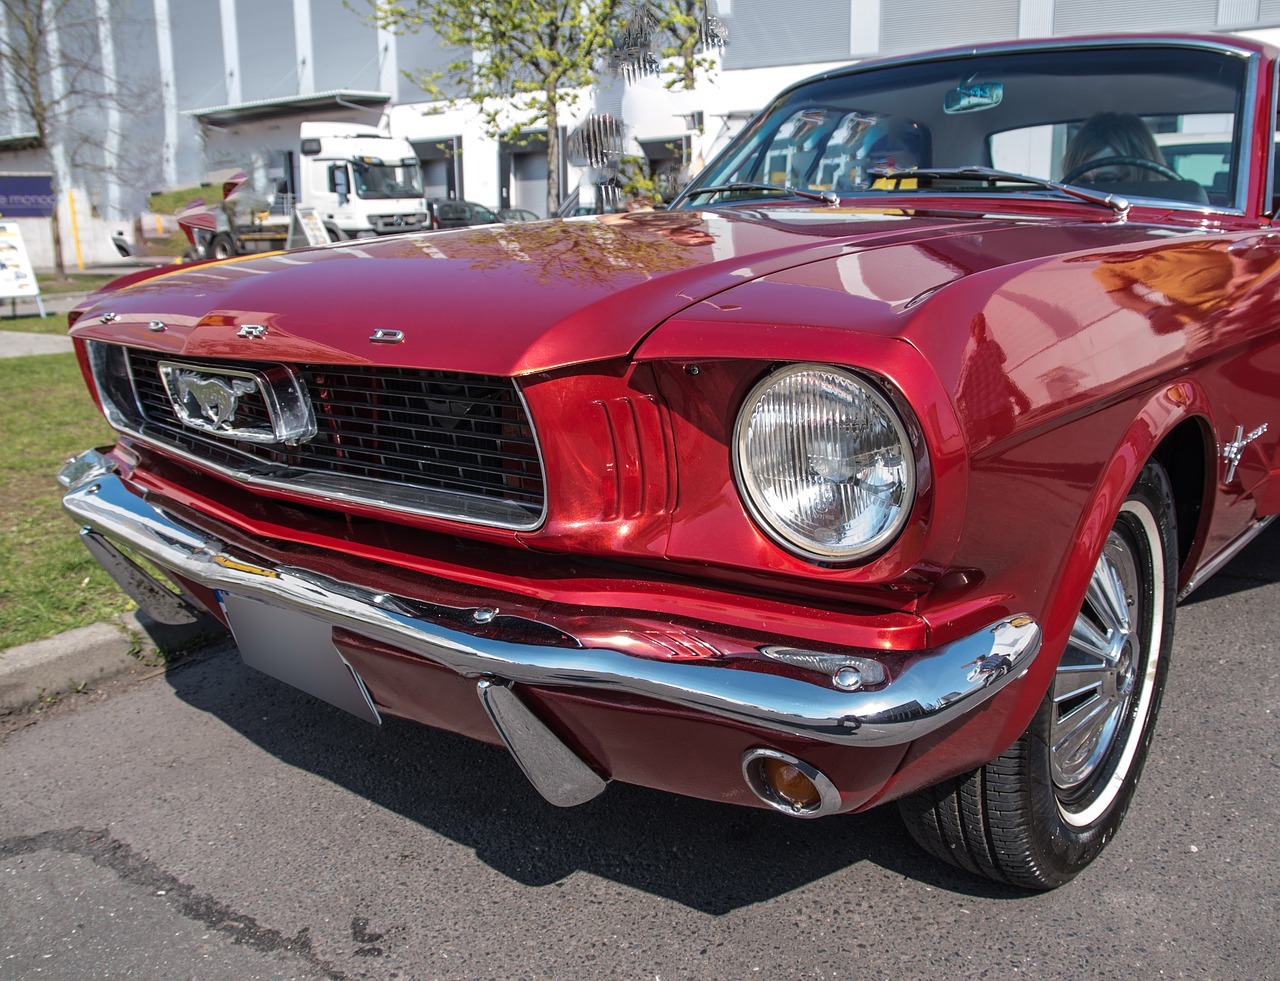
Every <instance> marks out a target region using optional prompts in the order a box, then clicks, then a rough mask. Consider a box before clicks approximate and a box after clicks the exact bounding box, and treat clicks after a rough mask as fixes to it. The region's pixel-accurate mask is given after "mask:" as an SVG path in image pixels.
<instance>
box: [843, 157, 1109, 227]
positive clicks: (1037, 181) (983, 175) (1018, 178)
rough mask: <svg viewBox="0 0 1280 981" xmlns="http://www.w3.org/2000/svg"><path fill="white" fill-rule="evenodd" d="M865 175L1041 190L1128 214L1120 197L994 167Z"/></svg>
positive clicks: (916, 169)
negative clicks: (1040, 188)
mask: <svg viewBox="0 0 1280 981" xmlns="http://www.w3.org/2000/svg"><path fill="white" fill-rule="evenodd" d="M867 174H868V175H869V176H871V177H876V178H884V179H885V180H891V181H904V180H911V179H913V178H916V177H924V178H934V177H936V178H939V179H942V180H945V179H947V178H955V179H959V180H974V181H982V182H983V183H984V184H997V183H1001V182H1003V183H1006V184H1030V185H1032V186H1033V187H1043V188H1045V189H1047V190H1050V191H1057V192H1059V193H1060V194H1066V195H1068V196H1070V197H1073V198H1078V199H1080V200H1081V201H1087V202H1088V203H1089V204H1100V205H1102V206H1103V207H1104V208H1111V209H1112V210H1113V211H1115V212H1116V214H1118V215H1121V216H1124V215H1126V214H1128V213H1129V207H1130V205H1129V199H1128V198H1124V197H1121V196H1120V195H1119V194H1101V193H1099V192H1098V191H1091V190H1089V189H1088V188H1086V187H1077V186H1076V185H1074V184H1063V183H1061V182H1060V181H1051V180H1048V179H1047V178H1044V177H1032V176H1031V175H1030V174H1015V173H1014V172H1013V171H1009V170H996V169H995V168H993V167H978V166H971V167H913V168H903V169H896V168H884V169H880V170H868V171H867Z"/></svg>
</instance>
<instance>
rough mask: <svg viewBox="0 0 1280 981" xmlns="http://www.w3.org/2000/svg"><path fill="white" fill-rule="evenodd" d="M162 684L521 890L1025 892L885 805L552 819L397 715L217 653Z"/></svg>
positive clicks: (508, 772)
mask: <svg viewBox="0 0 1280 981" xmlns="http://www.w3.org/2000/svg"><path fill="white" fill-rule="evenodd" d="M167 678H168V682H169V684H170V685H171V686H172V688H173V690H174V692H175V693H176V694H177V695H178V697H179V698H181V699H182V700H183V701H185V702H187V703H188V704H190V705H192V706H194V707H195V708H198V709H200V710H201V711H204V712H207V713H210V714H212V715H213V716H215V717H216V718H218V719H220V720H221V721H222V722H223V723H225V724H226V725H228V726H230V727H232V728H233V729H234V730H236V731H237V732H239V733H241V734H242V735H243V736H244V737H245V738H247V739H249V740H250V741H252V742H253V743H255V744H256V745H257V746H259V747H260V748H262V749H263V750H264V751H266V752H267V753H270V754H271V755H272V756H274V757H276V758H277V759H279V760H281V761H282V762H284V763H286V764H288V765H289V766H292V767H298V768H301V769H304V770H306V771H309V772H311V773H314V774H316V775H318V776H320V777H323V778H324V779H326V780H329V781H331V782H333V783H334V784H336V785H338V786H340V787H343V788H345V789H346V790H348V791H350V792H351V793H353V794H357V795H359V796H361V797H363V798H365V799H367V800H369V801H370V802H372V803H374V804H376V805H378V806H380V807H382V808H385V809H387V810H389V811H392V812H394V813H396V814H399V815H401V816H403V817H404V818H406V819H408V820H410V821H413V822H415V823H417V824H419V825H421V826H423V827H425V828H428V829H430V830H431V831H434V832H435V833H437V834H440V835H443V836H444V837H446V838H449V839H451V840H452V841H454V842H457V843H458V844H461V845H464V846H466V847H467V848H470V849H472V850H473V851H474V853H475V855H476V857H477V858H479V859H480V860H481V861H482V862H484V863H485V864H487V865H488V866H489V867H491V868H492V869H494V870H495V871H497V872H499V873H501V874H503V875H505V876H508V877H509V878H511V879H512V880H514V881H517V882H519V883H521V884H524V885H526V886H530V887H542V886H548V885H551V884H552V883H555V882H558V881H560V880H562V879H564V878H565V877H566V876H569V875H570V874H572V873H574V872H579V871H581V872H587V873H590V874H592V875H596V876H600V877H602V878H605V879H608V880H612V881H614V882H616V883H619V884H621V885H624V886H627V887H630V888H632V889H638V890H641V891H643V892H647V893H652V894H654V895H657V896H660V897H663V898H666V899H669V900H673V901H675V902H679V903H681V904H683V905H685V906H688V907H690V908H692V909H696V910H699V911H702V912H705V913H709V914H713V915H720V914H725V913H729V912H731V911H733V910H736V909H740V908H742V907H744V906H750V905H752V904H754V903H759V902H762V901H765V900H769V899H773V898H776V897H778V896H781V895H784V894H786V893H788V892H790V891H791V890H794V889H797V888H799V887H802V886H805V885H808V884H810V883H813V882H816V881H818V880H820V879H822V878H823V877H824V876H827V875H830V874H832V873H834V872H838V871H840V870H843V869H845V868H847V867H849V866H851V865H854V864H856V863H860V862H867V863H872V864H873V865H876V866H879V867H881V868H882V869H884V870H886V871H888V872H891V873H894V874H895V875H898V876H903V877H907V878H910V879H915V880H918V881H920V882H923V883H926V884H928V885H931V886H934V887H936V888H939V889H945V890H948V891H951V892H956V893H960V894H964V895H972V896H981V897H986V898H994V899H1014V898H1018V897H1021V896H1025V895H1027V893H1025V892H1023V891H1020V890H1016V889H1012V888H1004V887H1001V886H999V885H997V884H995V883H992V882H987V881H986V880H984V879H979V878H977V877H972V876H968V875H966V874H964V873H962V872H959V871H957V870H954V869H951V868H950V867H947V866H943V865H941V864H940V863H938V862H936V861H934V860H932V859H931V858H929V857H928V856H927V855H925V854H924V853H923V852H921V851H920V850H919V849H918V848H917V846H916V845H915V843H914V842H913V841H912V840H911V838H910V836H909V835H908V834H907V832H906V830H905V828H904V827H903V826H902V824H901V822H900V821H899V819H898V816H897V812H896V810H895V809H894V808H893V806H892V805H890V806H886V807H882V808H878V809H876V810H873V811H871V812H868V813H866V814H853V815H841V816H835V817H830V818H825V819H821V820H817V821H800V820H796V819H793V818H788V817H786V816H784V815H781V814H774V813H772V812H768V811H763V810H756V809H751V808H744V807H738V806H734V805H728V804H719V803H715V802H711V801H702V800H694V799H691V798H685V797H679V796H675V795H671V794H664V793H659V792H657V791H652V790H648V789H645V788H641V787H634V786H629V785H626V784H621V783H612V784H610V785H609V787H608V788H607V789H606V790H605V792H604V793H603V794H601V795H600V796H599V797H597V798H596V799H594V800H592V801H590V802H588V803H586V804H583V805H581V806H579V807H576V808H570V809H561V808H557V807H553V806H552V805H550V804H548V803H547V802H546V801H544V800H543V799H542V797H541V796H539V794H538V793H537V792H536V791H535V790H534V789H533V787H532V786H531V785H530V784H529V783H528V781H527V780H526V779H525V778H524V776H523V774H522V773H521V772H520V770H519V768H518V767H517V765H516V763H515V761H514V760H513V759H512V758H511V757H510V756H509V755H508V754H507V752H506V751H505V750H503V749H500V748H497V747H494V746H489V745H486V744H483V743H478V742H475V741H473V740H470V739H466V738H463V737H460V736H455V735H453V734H451V733H448V732H444V731H441V730H436V729H431V728H428V727H426V726H419V725H417V724H415V723H410V722H404V721H401V720H397V719H387V720H386V721H385V722H384V724H383V725H382V726H381V727H378V726H374V725H370V724H369V723H367V722H364V721H362V720H360V719H357V718H356V717H354V716H351V715H348V714H347V713H346V712H343V711H342V710H340V709H336V708H334V707H332V706H330V705H328V704H327V703H325V702H322V701H319V700H317V699H315V698H312V697H311V696H310V695H306V694H304V693H302V692H300V691H297V690H296V689H294V688H291V687H289V686H288V685H285V684H284V683H282V682H279V681H277V680H275V679H274V678H270V677H268V676H266V675H264V674H260V673H259V672H257V671H256V670H254V669H252V668H249V667H247V666H245V665H244V664H243V662H241V660H240V659H239V657H238V656H237V655H236V654H235V653H234V651H233V650H231V649H229V647H228V648H224V649H222V651H221V652H220V653H217V654H215V655H213V656H210V657H207V658H205V659H202V660H198V661H195V662H193V663H187V664H178V665H176V666H174V667H173V668H172V669H171V670H170V671H169V672H168V675H167ZM868 901H869V902H870V900H868Z"/></svg>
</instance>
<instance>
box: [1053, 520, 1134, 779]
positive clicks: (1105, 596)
mask: <svg viewBox="0 0 1280 981" xmlns="http://www.w3.org/2000/svg"><path fill="white" fill-rule="evenodd" d="M1140 585H1141V582H1140V577H1139V574H1138V568H1137V564H1136V562H1135V558H1134V554H1133V549H1132V547H1131V546H1130V545H1129V544H1128V541H1127V540H1126V539H1125V538H1124V537H1123V536H1121V535H1120V534H1118V533H1116V532H1115V531H1113V532H1112V533H1111V535H1110V536H1109V537H1108V538H1107V544H1106V546H1105V547H1104V548H1103V550H1102V556H1101V557H1100V558H1099V559H1098V564H1097V566H1096V567H1095V568H1094V570H1093V577H1092V579H1091V580H1090V582H1089V591H1088V594H1087V595H1086V597H1085V602H1084V606H1083V607H1082V608H1081V610H1080V613H1079V614H1078V615H1077V616H1076V622H1075V624H1074V626H1073V627H1072V628H1071V639H1070V640H1069V641H1068V642H1067V649H1066V653H1065V654H1063V657H1062V663H1061V664H1060V665H1059V666H1058V672H1057V674H1056V675H1055V676H1054V682H1053V721H1052V723H1051V725H1050V730H1049V761H1050V767H1051V770H1052V775H1053V782H1054V785H1055V786H1056V787H1057V788H1058V789H1059V791H1060V792H1065V793H1066V794H1067V795H1068V796H1069V795H1070V794H1071V792H1072V791H1074V790H1076V789H1077V788H1081V787H1082V786H1083V785H1084V784H1085V783H1086V782H1087V781H1088V780H1089V779H1090V778H1091V777H1093V776H1094V775H1095V773H1097V772H1098V771H1099V768H1100V767H1102V766H1103V764H1104V763H1105V762H1106V761H1107V760H1108V758H1109V757H1110V756H1111V750H1112V747H1113V746H1114V745H1115V743H1116V740H1117V738H1118V737H1119V735H1120V733H1121V732H1122V731H1123V729H1124V726H1125V720H1126V718H1127V716H1128V714H1129V708H1130V705H1131V704H1132V701H1133V696H1134V691H1135V688H1136V687H1137V676H1138V670H1139V665H1140V662H1141V661H1142V656H1141V655H1142V651H1141V640H1140V638H1139V635H1138V629H1137V625H1138V624H1141V623H1142V615H1143V613H1142V610H1141V609H1139V605H1140V602H1141V600H1140V597H1139V587H1140Z"/></svg>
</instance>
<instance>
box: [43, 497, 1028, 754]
mask: <svg viewBox="0 0 1280 981" xmlns="http://www.w3.org/2000/svg"><path fill="white" fill-rule="evenodd" d="M63 506H64V508H65V509H66V510H67V511H68V513H70V514H71V515H72V516H74V518H75V519H76V520H77V521H78V522H80V523H81V524H85V525H88V526H90V527H92V528H94V529H95V530H96V531H98V532H99V533H101V534H102V535H104V536H106V537H107V538H110V539H112V540H114V541H116V542H118V543H120V544H122V545H125V546H127V547H128V548H130V549H133V550H135V551H136V552H137V553H138V554H140V555H141V556H143V557H145V558H146V559H147V560H148V561H150V562H153V563H155V564H156V565H158V566H159V567H161V568H163V569H167V570H171V571H172V572H174V573H176V574H178V575H180V576H183V577H186V578H187V579H190V580H193V581H195V582H198V583H201V584H203V585H205V586H208V587H209V588H212V589H218V590H226V591H230V592H234V593H236V594H238V595H241V596H246V597H250V598H253V599H257V600H259V601H260V602H263V603H267V604H272V605H275V606H277V607H281V608H283V609H287V610H296V611H301V612H304V613H307V614H308V615H310V616H312V617H314V618H316V619H317V620H320V621H323V622H325V623H328V624H329V625H331V626H340V627H345V628H347V629H349V630H352V631H355V632H356V633H358V634H361V635H363V636H366V637H370V638H373V639H377V640H381V641H384V642H386V643H389V644H394V645H396V646H397V647H400V648H401V649H404V650H408V651H412V652H414V653H416V654H418V655H420V656H421V657H423V658H426V659H428V660H430V661H433V662H435V663H437V664H441V665H443V666H445V667H448V668H450V669H451V670H453V671H455V672H456V673H458V674H459V675H462V676H463V677H470V678H476V679H489V678H499V679H505V680H507V681H511V682H516V683H523V684H530V685H541V686H547V687H552V688H581V689H589V690H595V691H601V692H610V693H622V694H631V695H642V696H645V697H648V698H653V699H657V700H659V701H663V702H667V703H669V704H672V705H676V706H680V707H682V708H687V709H690V710H693V711H697V712H702V713H706V714H709V715H713V716H716V717H717V718H721V719H725V720H730V721H734V722H738V723H742V724H745V725H749V726H752V727H755V728H758V729H763V730H769V731H773V732H778V733H783V734H786V735H791V736H803V737H807V738H810V739H816V740H821V741H824V742H829V743H835V744H841V745H846V746H893V745H901V744H904V743H907V742H910V741H912V740H914V739H917V738H919V737H921V736H923V735H926V734H927V733H930V732H932V731H934V730H936V729H938V728H939V727H940V726H943V725H945V724H946V723H948V722H950V721H952V720H954V719H956V718H957V717H959V716H961V715H963V714H965V713H967V712H970V711H972V710H973V709H975V708H977V707H978V706H979V705H981V704H982V703H984V702H985V701H987V700H988V699H989V698H990V697H991V696H992V695H994V694H995V693H996V692H998V691H1000V690H1001V689H1002V688H1003V687H1004V686H1005V685H1007V684H1009V683H1010V682H1012V681H1014V680H1015V679H1017V678H1019V677H1021V676H1022V675H1023V674H1024V673H1025V672H1026V670H1027V668H1028V667H1029V666H1030V664H1031V662H1032V660H1033V659H1034V658H1035V657H1036V655H1037V654H1038V653H1039V651H1040V641H1041V631H1040V627H1039V625H1038V624H1037V623H1036V622H1035V620H1034V619H1033V618H1031V617H1029V616H1014V617H1008V618H1005V619H1002V620H999V621H997V622H995V623H992V624H990V625H989V626H987V627H985V628H983V629H982V630H979V631H977V632H976V633H973V634H970V635H968V636H966V637H962V638H960V639H958V640H956V641H954V642H952V643H950V644H946V645H943V646H941V647H937V648H932V649H929V650H925V651H913V652H904V653H906V654H907V655H908V657H909V658H910V659H909V660H907V661H906V662H905V664H904V666H903V667H902V668H901V669H900V670H899V671H897V672H896V676H895V677H892V678H891V680H890V681H889V682H888V683H886V684H885V685H883V686H881V687H879V688H877V689H875V690H860V691H853V692H848V691H841V690H839V689H837V688H835V687H833V686H829V685H828V684H827V679H826V678H825V677H823V676H820V675H816V674H815V675H814V676H813V678H812V679H804V680H802V679H800V678H796V677H787V676H783V675H778V674H771V673H768V671H767V670H753V669H752V666H751V665H750V664H749V663H744V662H743V661H742V660H737V661H735V662H734V663H733V666H732V667H726V666H724V665H721V664H707V663H705V662H701V663H698V662H692V663H691V662H681V661H661V660H656V659H650V658H644V657H638V656H635V655H633V654H629V653H626V652H625V651H623V650H612V649H607V648H581V647H579V648H574V647H565V646H563V645H560V646H551V645H549V644H546V643H544V642H541V641H538V640H533V641H532V642H529V643H520V642H516V641H512V640H494V639H490V638H485V637H478V636H472V635H470V634H468V633H465V632H463V631H462V630H461V629H458V627H457V625H456V624H449V625H445V624H442V623H440V622H436V621H435V620H434V619H429V618H428V610H427V607H428V604H424V603H422V602H420V601H415V600H404V601H403V602H397V601H395V598H394V597H387V596H386V595H385V594H382V593H378V592H375V591H373V590H370V589H367V588H365V587H362V586H358V585H354V584H351V583H344V582H340V581H337V580H334V579H330V578H328V577H326V576H322V575H319V574H317V573H314V572H311V571H308V570H305V569H299V568H295V567H290V566H268V565H264V564H262V563H261V560H256V559H255V558H254V557H253V556H251V555H247V556H237V555H233V554H231V553H229V552H228V551H227V548H226V546H225V545H224V544H223V543H222V542H220V541H218V540H217V539H216V538H213V537H212V536H209V535H208V534H206V533H205V532H203V531H201V530H200V529H199V528H196V527H192V526H190V525H187V524H184V523H181V522H179V521H177V520H176V519H174V518H172V517H170V516H169V515H168V514H166V513H164V512H163V511H162V510H161V509H159V508H157V507H155V506H153V505H151V504H150V503H148V502H147V501H146V500H145V499H144V498H143V497H142V496H141V495H139V494H138V493H137V492H135V491H134V490H133V489H132V488H131V487H130V486H129V485H127V484H125V483H124V481H122V480H121V479H120V478H119V477H118V476H116V475H114V474H109V475H106V476H102V477H98V478H91V479H89V480H88V481H86V482H84V483H81V484H78V485H76V486H75V487H73V488H72V489H71V490H70V492H69V493H67V495H66V496H65V497H64V498H63ZM494 605H497V604H496V603H495V604H494ZM454 612H456V611H454ZM602 616H603V614H602ZM609 617H610V620H611V622H612V623H616V625H617V626H618V628H619V629H620V630H621V629H623V628H625V627H626V626H627V623H628V618H627V615H626V614H625V613H611V614H609ZM782 640H783V638H777V637H772V636H768V637H761V638H759V643H760V644H761V645H763V644H769V643H778V642H779V641H782ZM819 653H821V652H819ZM860 654H861V656H865V657H868V658H872V659H875V658H876V657H877V656H883V652H881V651H874V650H866V651H862V652H860ZM772 663H774V662H769V661H768V660H767V659H765V658H761V659H760V664H761V666H766V665H770V664H772Z"/></svg>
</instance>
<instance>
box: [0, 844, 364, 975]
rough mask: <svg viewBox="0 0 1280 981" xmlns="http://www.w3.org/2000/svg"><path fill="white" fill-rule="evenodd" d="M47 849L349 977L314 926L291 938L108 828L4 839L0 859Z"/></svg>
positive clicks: (194, 916) (263, 946)
mask: <svg viewBox="0 0 1280 981" xmlns="http://www.w3.org/2000/svg"><path fill="white" fill-rule="evenodd" d="M42 851H55V852H63V853H65V854H69V855H80V856H83V857H84V858H87V859H89V860H90V861H91V862H93V863H94V864H96V865H98V866H100V867H102V868H104V869H109V870H110V871H111V872H114V873H115V874H116V875H117V876H118V877H119V878H120V879H122V880H124V881H125V882H128V883H131V884H133V885H135V886H140V887H142V888H144V889H148V890H150V891H151V892H153V893H154V894H156V895H157V897H158V898H163V899H164V901H165V902H167V903H168V904H169V905H170V906H172V907H173V908H175V909H176V910H177V911H178V912H179V913H181V914H182V915H183V916H185V917H186V918H187V919H190V920H194V921H196V922H197V923H201V924H203V925H204V926H205V927H206V928H208V929H209V930H213V931H215V932H217V933H220V934H222V935H223V936H225V937H227V938H229V939H230V940H231V941H232V942H233V943H236V944H240V945H241V946H245V947H249V948H251V949H253V950H255V951H259V952H260V953H264V954H272V953H277V952H287V953H289V954H292V955H294V956H297V957H299V958H301V959H302V960H304V961H306V962H307V963H309V964H310V965H311V966H312V967H314V968H315V969H316V970H317V971H318V972H320V974H321V975H322V976H323V977H325V978H328V979H331V981H348V977H347V975H346V974H343V973H342V972H341V971H339V970H337V969H335V968H334V967H333V965H331V964H330V963H329V962H328V961H325V960H323V959H321V958H320V957H319V956H318V955H317V954H316V952H315V950H314V949H313V947H312V943H311V931H310V928H309V927H303V928H302V929H301V930H299V931H298V932H297V933H296V934H295V935H294V936H292V937H287V936H285V935H284V934H283V933H282V932H281V931H279V930H274V929H271V928H270V927H264V926H262V925H261V924H259V923H258V921H257V919H255V918H254V917H252V916H247V915H245V914H243V913H237V912H236V911H235V910H233V909H232V908H231V907H230V906H228V905H227V904H226V903H223V902H220V901H218V900H217V899H214V898H213V897H212V896H208V895H204V894H201V893H197V892H196V890H195V888H194V887H192V886H189V885H187V884H186V883H184V882H182V881H180V880H179V879H177V878H175V877H174V876H173V875H170V874H169V873H168V872H165V871H164V870H163V869H161V868H160V867H159V866H158V865H156V864H155V863H154V862H152V861H151V860H150V859H148V858H145V857H143V856H142V855H139V854H138V853H137V852H136V851H134V850H133V849H132V848H131V847H130V846H129V845H127V844H125V843H124V842H122V841H118V840H116V839H115V838H112V837H111V835H110V834H108V833H107V831H106V830H105V829H104V830H96V831H95V830H90V829H86V828H66V829H62V830H55V831H42V832H40V833H39V834H34V835H22V836H17V837H13V838H8V839H5V840H3V841H0V858H16V857H18V856H21V855H31V854H34V853H36V852H42Z"/></svg>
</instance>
